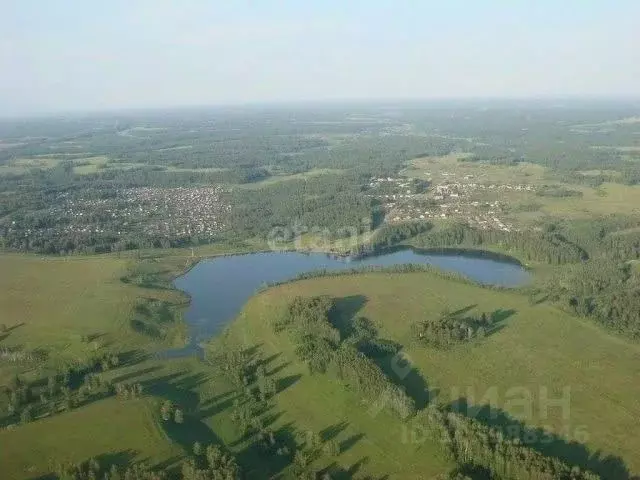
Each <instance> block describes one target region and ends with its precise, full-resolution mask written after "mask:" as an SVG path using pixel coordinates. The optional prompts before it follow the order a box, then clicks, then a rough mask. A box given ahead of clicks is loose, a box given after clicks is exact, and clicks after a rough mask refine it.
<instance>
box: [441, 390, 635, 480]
mask: <svg viewBox="0 0 640 480" xmlns="http://www.w3.org/2000/svg"><path fill="white" fill-rule="evenodd" d="M449 408H450V409H451V410H452V411H455V412H457V413H459V414H462V415H464V416H466V417H468V418H473V419H475V420H477V421H478V422H480V423H482V424H484V425H487V426H489V427H491V428H494V429H496V430H498V431H499V432H501V433H502V435H503V436H504V437H505V438H508V439H510V440H515V439H518V440H519V441H520V442H521V443H522V444H524V445H527V446H528V447H530V448H532V449H534V450H536V451H537V452H538V453H540V454H542V455H544V456H546V457H550V458H556V459H558V460H561V461H563V462H565V463H567V464H569V465H571V466H578V467H580V468H581V469H586V470H590V471H592V472H593V473H595V474H597V475H600V476H601V477H602V478H603V479H616V480H629V479H631V478H633V477H632V476H631V474H630V472H629V469H628V468H627V466H626V465H625V463H624V460H623V459H622V458H620V457H618V456H614V455H605V454H604V453H603V452H601V451H596V452H590V451H589V449H588V448H587V447H586V446H585V445H583V444H581V443H578V442H575V441H571V440H566V439H565V438H563V437H561V436H559V435H556V434H554V433H552V432H549V431H547V430H544V429H542V428H536V427H531V426H527V425H526V424H525V423H523V422H522V421H521V420H518V419H516V418H515V417H513V416H511V415H510V414H509V413H507V412H505V411H504V410H502V409H499V408H493V407H491V406H490V405H483V406H475V405H470V404H469V403H468V401H467V399H466V398H459V399H457V400H455V401H453V402H452V403H450V404H449Z"/></svg>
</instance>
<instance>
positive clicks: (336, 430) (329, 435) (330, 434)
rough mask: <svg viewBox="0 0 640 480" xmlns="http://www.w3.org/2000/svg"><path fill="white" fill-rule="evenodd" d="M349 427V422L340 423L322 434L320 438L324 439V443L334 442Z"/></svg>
mask: <svg viewBox="0 0 640 480" xmlns="http://www.w3.org/2000/svg"><path fill="white" fill-rule="evenodd" d="M348 426H349V422H340V423H336V424H334V425H331V426H329V427H327V428H325V429H324V430H322V431H321V432H320V438H321V439H322V441H323V442H327V441H329V440H333V439H334V438H335V437H337V436H338V435H339V434H340V433H341V432H342V431H344V430H345V429H346V428H347V427H348Z"/></svg>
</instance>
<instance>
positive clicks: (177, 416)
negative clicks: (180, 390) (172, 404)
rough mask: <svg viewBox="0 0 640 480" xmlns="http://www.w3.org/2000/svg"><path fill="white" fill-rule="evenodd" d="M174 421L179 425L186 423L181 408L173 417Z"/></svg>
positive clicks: (177, 409)
mask: <svg viewBox="0 0 640 480" xmlns="http://www.w3.org/2000/svg"><path fill="white" fill-rule="evenodd" d="M173 421H174V422H176V423H177V424H181V423H182V422H184V415H183V414H182V410H180V409H179V408H176V412H175V414H174V416H173Z"/></svg>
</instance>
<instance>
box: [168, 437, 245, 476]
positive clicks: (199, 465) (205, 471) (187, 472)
mask: <svg viewBox="0 0 640 480" xmlns="http://www.w3.org/2000/svg"><path fill="white" fill-rule="evenodd" d="M193 454H194V457H192V458H190V459H188V460H186V461H184V462H183V463H182V468H181V472H182V477H181V478H182V480H237V479H239V478H241V472H240V467H238V464H237V463H236V460H235V458H234V457H233V456H231V455H229V454H228V453H225V452H223V451H222V449H221V448H220V447H219V446H218V445H208V446H207V447H206V448H205V447H202V446H201V445H200V444H199V443H196V444H194V448H193Z"/></svg>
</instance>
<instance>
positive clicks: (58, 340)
mask: <svg viewBox="0 0 640 480" xmlns="http://www.w3.org/2000/svg"><path fill="white" fill-rule="evenodd" d="M131 262H132V260H131V259H126V258H123V259H119V258H117V257H115V256H101V257H98V256H95V257H61V258H57V257H46V258H42V257H37V256H35V255H13V254H5V255H0V271H2V275H1V276H0V290H1V291H2V292H3V294H2V295H1V296H0V312H2V321H1V323H3V324H5V325H6V327H7V328H8V329H9V332H8V334H7V335H6V338H3V339H2V345H3V346H9V347H10V346H20V347H21V348H23V349H25V350H34V349H39V348H44V349H45V350H46V351H47V353H48V356H49V360H50V364H51V366H55V365H57V364H59V363H60V362H63V361H70V360H74V359H76V358H82V357H84V356H86V355H90V354H93V353H95V352H96V351H98V352H99V351H101V350H102V349H105V348H107V349H116V350H119V351H127V350H136V349H139V348H145V349H148V348H151V345H150V342H149V339H148V338H146V337H144V336H141V335H138V334H135V333H134V332H133V331H132V330H131V328H130V326H129V321H130V320H131V318H132V316H133V311H134V307H135V304H136V302H138V301H140V299H144V298H159V299H164V300H166V301H171V302H179V301H183V299H182V297H181V295H180V294H179V293H178V292H174V291H157V290H147V289H142V288H137V287H135V286H133V285H126V284H124V283H123V282H122V281H121V280H120V278H121V277H122V276H124V275H125V274H126V273H127V272H128V271H129V266H130V264H131ZM83 337H90V338H92V340H91V341H89V342H87V341H86V338H85V339H84V340H85V341H83ZM4 366H5V368H0V383H3V382H2V380H3V374H4V376H6V375H7V374H9V373H12V372H13V371H14V370H15V369H16V368H19V367H18V366H15V367H13V368H12V366H11V365H8V366H7V365H4ZM0 367H2V365H0Z"/></svg>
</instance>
